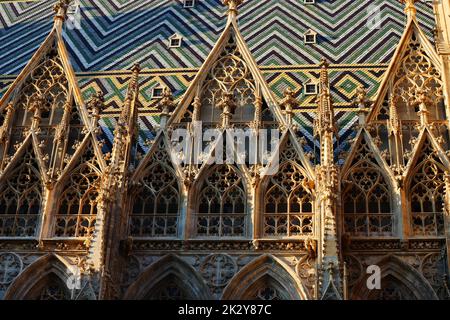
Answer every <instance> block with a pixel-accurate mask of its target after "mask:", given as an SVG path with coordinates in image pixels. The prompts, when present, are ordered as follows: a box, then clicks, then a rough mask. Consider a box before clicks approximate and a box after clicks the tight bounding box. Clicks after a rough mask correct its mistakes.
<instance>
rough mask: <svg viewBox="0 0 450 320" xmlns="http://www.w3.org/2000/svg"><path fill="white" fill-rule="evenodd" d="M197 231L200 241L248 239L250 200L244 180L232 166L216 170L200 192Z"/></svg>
mask: <svg viewBox="0 0 450 320" xmlns="http://www.w3.org/2000/svg"><path fill="white" fill-rule="evenodd" d="M196 209H197V211H196V214H195V231H196V235H197V236H199V237H245V236H246V235H247V214H246V212H247V197H246V192H245V189H244V184H243V181H242V177H241V176H240V175H239V174H238V172H237V171H236V170H235V169H234V168H233V167H232V166H229V165H221V166H216V167H214V168H212V169H211V170H210V172H209V175H208V176H207V177H206V178H205V179H204V181H203V184H202V188H201V190H200V192H199V196H198V200H197V204H196Z"/></svg>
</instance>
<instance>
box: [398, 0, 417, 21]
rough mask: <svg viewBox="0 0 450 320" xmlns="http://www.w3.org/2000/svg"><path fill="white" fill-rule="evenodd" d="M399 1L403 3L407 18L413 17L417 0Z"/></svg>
mask: <svg viewBox="0 0 450 320" xmlns="http://www.w3.org/2000/svg"><path fill="white" fill-rule="evenodd" d="M399 1H400V2H401V3H403V4H405V5H406V6H405V13H406V15H407V16H408V18H409V19H411V18H415V17H416V13H417V9H416V5H415V3H416V2H418V1H419V0H399Z"/></svg>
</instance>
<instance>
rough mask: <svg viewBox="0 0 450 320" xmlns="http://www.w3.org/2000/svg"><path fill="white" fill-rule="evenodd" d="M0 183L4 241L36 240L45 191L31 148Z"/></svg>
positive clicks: (24, 152)
mask: <svg viewBox="0 0 450 320" xmlns="http://www.w3.org/2000/svg"><path fill="white" fill-rule="evenodd" d="M22 151H23V153H22V154H21V156H22V159H20V161H19V159H17V161H15V163H13V164H12V165H11V166H8V169H9V170H8V172H6V173H4V174H3V175H2V177H1V179H0V237H34V236H36V235H37V232H38V228H39V220H40V217H41V216H42V212H43V206H44V201H43V199H44V195H45V188H44V183H43V181H42V176H41V174H40V171H39V164H38V162H37V161H36V156H35V153H34V151H33V148H32V146H31V144H29V145H28V146H27V148H26V149H25V148H24V149H23V150H22Z"/></svg>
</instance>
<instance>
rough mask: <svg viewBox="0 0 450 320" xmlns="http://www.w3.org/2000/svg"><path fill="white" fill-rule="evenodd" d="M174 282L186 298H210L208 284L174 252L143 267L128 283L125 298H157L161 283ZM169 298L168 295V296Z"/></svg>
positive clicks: (169, 283) (170, 283)
mask: <svg viewBox="0 0 450 320" xmlns="http://www.w3.org/2000/svg"><path fill="white" fill-rule="evenodd" d="M164 284H166V285H172V284H175V285H176V286H177V288H178V290H179V291H180V292H182V293H183V295H182V296H181V297H179V298H183V299H188V300H210V299H211V295H210V291H209V288H208V286H207V285H206V283H205V281H204V280H203V278H202V277H201V276H200V274H198V273H197V271H196V270H195V269H194V268H193V267H192V266H190V265H189V264H187V263H186V262H185V261H183V260H182V259H181V258H180V257H178V256H176V255H174V254H168V255H166V256H164V257H162V258H161V259H159V260H158V261H156V262H155V263H153V264H151V265H150V266H149V267H148V268H147V269H145V270H144V271H143V272H142V273H141V274H140V275H139V277H138V278H137V279H136V281H134V282H133V284H131V285H130V287H129V288H128V290H127V291H126V293H125V295H124V299H125V300H145V299H158V298H159V297H155V296H154V295H157V294H158V293H159V292H156V291H159V290H160V289H161V286H162V285H164ZM168 298H169V297H168Z"/></svg>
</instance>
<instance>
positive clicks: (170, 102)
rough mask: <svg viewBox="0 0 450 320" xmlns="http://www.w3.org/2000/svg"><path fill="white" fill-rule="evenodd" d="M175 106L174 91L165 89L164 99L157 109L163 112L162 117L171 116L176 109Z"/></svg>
mask: <svg viewBox="0 0 450 320" xmlns="http://www.w3.org/2000/svg"><path fill="white" fill-rule="evenodd" d="M175 106H176V105H175V102H174V99H173V94H172V90H170V88H169V87H165V88H164V89H163V95H162V99H161V100H160V102H159V103H158V105H157V108H158V109H159V111H160V112H161V115H164V116H169V115H170V113H171V112H172V111H173V109H175Z"/></svg>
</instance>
